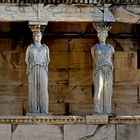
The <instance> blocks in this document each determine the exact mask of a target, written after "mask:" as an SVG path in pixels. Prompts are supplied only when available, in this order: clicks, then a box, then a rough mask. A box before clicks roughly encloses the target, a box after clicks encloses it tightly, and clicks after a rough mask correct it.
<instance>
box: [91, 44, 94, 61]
mask: <svg viewBox="0 0 140 140" xmlns="http://www.w3.org/2000/svg"><path fill="white" fill-rule="evenodd" d="M91 56H92V59H93V60H94V48H93V47H92V48H91Z"/></svg>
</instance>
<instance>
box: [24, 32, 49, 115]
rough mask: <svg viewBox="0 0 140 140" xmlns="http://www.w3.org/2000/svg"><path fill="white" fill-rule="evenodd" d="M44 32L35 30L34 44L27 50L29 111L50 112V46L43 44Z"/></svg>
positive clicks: (37, 112)
mask: <svg viewBox="0 0 140 140" xmlns="http://www.w3.org/2000/svg"><path fill="white" fill-rule="evenodd" d="M41 39H42V33H41V32H40V31H36V32H33V41H34V42H33V44H31V45H29V46H28V47H27V50H26V57H25V62H26V64H27V74H28V96H29V113H35V114H40V113H43V114H48V101H49V98H48V64H49V62H50V57H49V48H48V47H47V46H46V45H45V44H41Z"/></svg>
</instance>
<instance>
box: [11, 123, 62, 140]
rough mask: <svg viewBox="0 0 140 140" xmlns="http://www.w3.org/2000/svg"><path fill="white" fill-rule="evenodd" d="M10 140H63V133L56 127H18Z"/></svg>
mask: <svg viewBox="0 0 140 140" xmlns="http://www.w3.org/2000/svg"><path fill="white" fill-rule="evenodd" d="M12 140H63V131H62V128H61V126H56V125H43V124H42V125H18V126H17V127H16V129H15V130H14V132H13V133H12Z"/></svg>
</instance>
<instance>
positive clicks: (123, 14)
mask: <svg viewBox="0 0 140 140" xmlns="http://www.w3.org/2000/svg"><path fill="white" fill-rule="evenodd" d="M111 11H112V14H113V15H114V17H115V19H116V21H117V22H124V23H139V19H140V16H139V15H138V14H135V13H132V12H131V11H129V10H127V9H126V8H124V7H122V6H112V7H111ZM130 19H131V20H130Z"/></svg>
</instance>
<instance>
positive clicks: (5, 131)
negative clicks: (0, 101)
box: [0, 124, 11, 140]
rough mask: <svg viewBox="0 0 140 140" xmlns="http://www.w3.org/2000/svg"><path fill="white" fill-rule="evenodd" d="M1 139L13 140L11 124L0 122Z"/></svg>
mask: <svg viewBox="0 0 140 140" xmlns="http://www.w3.org/2000/svg"><path fill="white" fill-rule="evenodd" d="M0 140H11V124H0Z"/></svg>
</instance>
